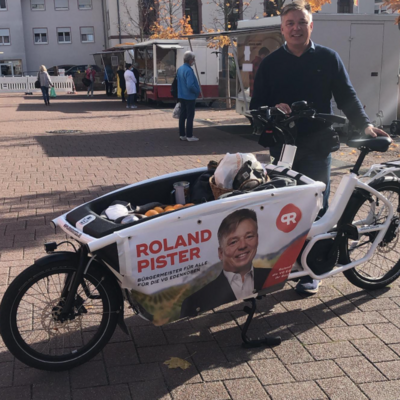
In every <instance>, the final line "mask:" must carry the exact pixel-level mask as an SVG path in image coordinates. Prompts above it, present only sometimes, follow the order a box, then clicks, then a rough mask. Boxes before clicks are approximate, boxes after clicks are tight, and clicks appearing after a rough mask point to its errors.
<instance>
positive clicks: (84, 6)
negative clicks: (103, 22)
mask: <svg viewBox="0 0 400 400" xmlns="http://www.w3.org/2000/svg"><path fill="white" fill-rule="evenodd" d="M78 8H79V9H80V10H91V9H92V0H78Z"/></svg>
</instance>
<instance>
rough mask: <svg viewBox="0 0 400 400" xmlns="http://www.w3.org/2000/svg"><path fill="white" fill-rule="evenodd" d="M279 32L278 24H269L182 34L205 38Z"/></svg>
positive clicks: (189, 37) (192, 37) (193, 37)
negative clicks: (231, 29)
mask: <svg viewBox="0 0 400 400" xmlns="http://www.w3.org/2000/svg"><path fill="white" fill-rule="evenodd" d="M266 31H267V32H280V31H281V26H280V25H271V26H260V27H256V28H245V29H237V30H234V31H221V32H208V33H196V34H193V35H188V36H183V37H185V38H188V39H207V38H211V37H214V36H230V37H237V36H240V35H246V34H249V33H257V32H266Z"/></svg>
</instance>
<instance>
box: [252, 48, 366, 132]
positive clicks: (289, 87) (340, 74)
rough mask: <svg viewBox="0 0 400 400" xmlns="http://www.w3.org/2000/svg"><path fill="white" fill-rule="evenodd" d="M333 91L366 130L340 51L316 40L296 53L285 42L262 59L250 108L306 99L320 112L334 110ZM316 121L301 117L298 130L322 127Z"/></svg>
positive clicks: (352, 119)
mask: <svg viewBox="0 0 400 400" xmlns="http://www.w3.org/2000/svg"><path fill="white" fill-rule="evenodd" d="M332 95H333V97H334V99H335V101H336V104H337V106H338V108H339V109H340V110H342V111H343V112H344V114H345V115H346V117H347V118H348V119H349V120H350V122H351V123H352V124H353V125H354V126H355V127H356V128H358V129H360V130H364V129H365V128H366V126H367V125H368V123H369V119H368V117H367V115H366V114H365V112H364V109H363V106H362V105H361V103H360V101H359V100H358V98H357V94H356V92H355V90H354V88H353V86H352V84H351V82H350V79H349V76H348V74H347V71H346V69H345V67H344V65H343V62H342V60H341V59H340V57H339V55H338V54H337V53H336V52H335V51H333V50H331V49H329V48H327V47H324V46H320V45H317V44H314V46H313V47H311V48H310V49H309V50H308V51H306V52H305V53H304V54H302V55H301V56H300V57H297V56H295V55H293V54H291V53H290V52H289V51H288V50H287V49H286V48H285V46H282V47H280V48H279V49H278V50H276V51H275V52H273V53H271V54H270V55H269V56H267V57H266V58H265V59H264V60H263V62H262V63H261V65H260V67H259V69H258V71H257V75H256V79H255V82H254V94H253V97H252V99H251V103H250V109H256V108H258V107H260V106H265V105H267V106H275V105H276V104H279V103H286V104H288V105H289V106H290V105H291V104H292V103H293V102H295V101H301V100H306V101H307V102H308V103H309V104H312V105H313V107H314V108H315V109H316V110H317V112H319V113H328V114H332V105H331V99H332ZM319 128H320V127H319V125H318V123H316V122H314V121H309V120H305V121H299V122H298V124H297V129H298V134H299V135H302V134H307V133H312V132H315V131H318V130H319Z"/></svg>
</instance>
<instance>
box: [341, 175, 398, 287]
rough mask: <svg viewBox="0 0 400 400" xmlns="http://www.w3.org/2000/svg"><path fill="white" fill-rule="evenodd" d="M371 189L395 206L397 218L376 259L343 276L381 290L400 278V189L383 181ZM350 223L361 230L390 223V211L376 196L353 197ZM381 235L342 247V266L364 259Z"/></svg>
mask: <svg viewBox="0 0 400 400" xmlns="http://www.w3.org/2000/svg"><path fill="white" fill-rule="evenodd" d="M371 187H373V188H374V189H376V190H377V191H379V192H380V193H381V194H383V195H384V196H385V197H386V198H387V199H388V200H389V201H390V202H391V203H392V205H393V210H394V215H393V218H392V221H391V224H390V226H389V228H388V230H387V233H386V235H385V236H384V239H383V240H382V241H381V242H380V243H379V244H378V247H377V249H376V250H375V253H374V255H373V256H372V258H371V259H370V260H369V261H367V262H365V263H363V264H360V265H358V266H357V267H355V268H352V269H350V270H347V271H345V272H343V274H344V276H345V277H346V278H347V279H348V280H349V281H350V282H351V283H352V284H354V285H355V286H358V287H360V288H362V289H368V290H373V289H381V288H383V287H385V286H387V285H389V284H390V283H392V282H393V281H395V280H396V279H397V278H398V277H399V276H400V261H399V259H400V252H399V250H400V247H399V227H398V222H399V196H400V185H399V183H398V181H397V180H383V181H380V182H378V183H374V182H372V183H371ZM346 214H347V215H346V220H347V221H348V222H349V223H352V224H353V225H355V226H357V227H358V228H361V227H363V226H367V225H378V224H382V223H384V222H385V221H386V219H387V215H388V208H387V206H385V204H383V203H382V201H380V200H379V199H378V198H377V197H376V196H373V195H372V197H371V198H368V197H367V196H353V197H352V199H351V200H350V202H349V206H348V209H347V212H346ZM376 235H377V233H376V232H370V233H365V234H362V233H361V234H360V237H359V239H358V240H350V239H349V240H347V241H344V242H343V243H342V248H341V252H340V253H341V263H342V264H348V263H350V262H352V261H355V260H359V259H360V258H362V257H364V256H365V254H366V253H367V252H368V250H369V249H370V247H371V244H372V242H373V241H374V239H375V237H376Z"/></svg>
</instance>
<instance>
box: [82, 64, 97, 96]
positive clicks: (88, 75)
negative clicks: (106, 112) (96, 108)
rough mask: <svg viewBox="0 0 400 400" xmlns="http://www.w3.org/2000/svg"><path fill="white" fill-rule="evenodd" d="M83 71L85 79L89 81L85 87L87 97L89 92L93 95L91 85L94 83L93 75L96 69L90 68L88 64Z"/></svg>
mask: <svg viewBox="0 0 400 400" xmlns="http://www.w3.org/2000/svg"><path fill="white" fill-rule="evenodd" d="M85 73H86V79H88V80H89V81H90V85H89V86H88V88H87V97H89V94H90V92H91V93H92V97H93V85H94V77H95V76H96V71H95V70H94V69H93V68H92V66H91V65H88V66H87V69H86V71H85Z"/></svg>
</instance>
